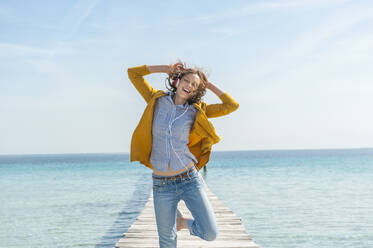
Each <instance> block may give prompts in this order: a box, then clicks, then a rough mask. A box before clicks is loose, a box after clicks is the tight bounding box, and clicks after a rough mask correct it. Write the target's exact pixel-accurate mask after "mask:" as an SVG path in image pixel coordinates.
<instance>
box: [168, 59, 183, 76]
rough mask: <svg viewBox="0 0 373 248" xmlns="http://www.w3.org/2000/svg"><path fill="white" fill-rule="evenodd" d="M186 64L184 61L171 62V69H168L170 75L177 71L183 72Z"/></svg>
mask: <svg viewBox="0 0 373 248" xmlns="http://www.w3.org/2000/svg"><path fill="white" fill-rule="evenodd" d="M184 69H185V68H184V64H183V63H182V62H177V63H175V64H170V65H169V70H168V75H171V74H175V73H176V72H181V71H183V70H184Z"/></svg>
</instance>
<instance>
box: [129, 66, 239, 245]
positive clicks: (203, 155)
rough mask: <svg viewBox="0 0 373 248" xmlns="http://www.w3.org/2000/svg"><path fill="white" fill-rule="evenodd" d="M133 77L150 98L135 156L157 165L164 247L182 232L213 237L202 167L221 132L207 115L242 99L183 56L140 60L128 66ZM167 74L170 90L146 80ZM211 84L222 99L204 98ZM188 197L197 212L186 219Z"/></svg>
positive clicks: (158, 214) (160, 232)
mask: <svg viewBox="0 0 373 248" xmlns="http://www.w3.org/2000/svg"><path fill="white" fill-rule="evenodd" d="M127 71H128V76H129V78H130V80H131V82H132V83H133V84H134V86H135V88H136V89H137V90H138V91H139V93H140V94H141V95H142V97H143V98H144V99H145V101H146V102H147V106H146V108H145V111H144V113H143V115H142V117H141V120H140V122H139V124H138V126H137V127H136V129H135V131H134V133H133V135H132V140H131V153H130V160H131V162H132V161H139V162H140V163H142V164H144V165H145V166H147V167H149V168H150V169H152V170H153V173H152V181H153V200H154V212H155V217H156V223H157V230H158V236H159V247H160V248H164V247H176V245H177V231H179V230H181V229H189V232H190V234H191V235H195V236H198V237H200V238H202V239H204V240H214V239H216V237H217V234H218V227H217V224H216V218H215V214H214V211H213V209H212V207H211V204H210V202H209V200H208V197H207V194H206V191H205V189H204V187H203V183H204V182H203V178H202V177H201V175H200V173H199V170H200V169H201V168H203V166H205V165H206V163H207V162H208V160H209V157H210V154H211V147H212V145H213V144H215V143H217V142H219V141H220V139H221V137H220V136H219V135H217V134H216V132H215V129H214V127H213V125H212V124H211V122H210V121H209V120H208V119H207V118H212V117H219V116H223V115H227V114H229V113H231V112H233V111H234V110H236V109H237V108H238V106H239V104H238V103H237V102H236V101H235V100H234V99H233V98H232V97H231V96H230V95H229V94H228V93H226V92H225V93H224V92H223V91H222V90H221V89H220V88H218V87H217V86H216V85H214V84H213V83H212V82H209V81H208V79H207V77H206V76H205V74H204V73H203V72H202V71H201V70H200V69H198V68H187V67H186V65H185V64H184V63H182V62H181V61H178V62H177V63H175V64H171V65H149V66H148V65H141V66H136V67H131V68H128V70H127ZM162 72H163V73H167V74H168V77H167V81H168V87H167V88H168V92H164V91H163V90H155V89H154V88H152V87H151V86H150V85H149V83H148V82H147V81H146V80H145V79H144V76H145V75H148V74H151V73H162ZM206 89H209V90H211V91H212V92H213V93H215V94H216V95H217V96H218V97H219V98H220V99H221V101H222V103H219V104H206V103H205V102H203V101H201V98H202V96H203V95H204V94H205V92H206ZM180 200H183V201H184V202H185V204H186V206H187V208H188V209H189V210H190V212H191V213H192V216H193V218H192V219H187V218H184V217H183V216H182V214H181V213H180V211H178V210H177V204H178V202H179V201H180Z"/></svg>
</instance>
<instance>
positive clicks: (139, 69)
mask: <svg viewBox="0 0 373 248" xmlns="http://www.w3.org/2000/svg"><path fill="white" fill-rule="evenodd" d="M127 72H128V77H129V79H130V80H131V82H132V84H133V85H134V86H135V88H136V89H137V91H138V92H139V93H140V94H141V96H142V97H143V98H144V99H145V101H146V102H147V103H148V102H149V101H150V99H151V98H152V97H153V95H154V93H155V92H157V90H156V89H154V88H153V87H151V86H150V84H149V83H148V81H146V79H145V78H144V76H146V75H148V74H151V72H150V71H149V69H148V67H147V66H146V65H140V66H135V67H130V68H128V69H127Z"/></svg>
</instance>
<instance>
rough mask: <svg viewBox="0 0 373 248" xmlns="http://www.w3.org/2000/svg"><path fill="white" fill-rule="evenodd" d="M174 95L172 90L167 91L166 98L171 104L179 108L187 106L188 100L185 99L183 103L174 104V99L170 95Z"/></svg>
mask: <svg viewBox="0 0 373 248" xmlns="http://www.w3.org/2000/svg"><path fill="white" fill-rule="evenodd" d="M174 95H175V93H174V92H172V91H170V92H168V96H167V99H169V101H171V103H172V104H174V105H176V106H177V107H181V108H187V107H188V106H189V103H188V101H186V102H185V103H184V104H175V103H174V101H173V100H172V97H173V96H174Z"/></svg>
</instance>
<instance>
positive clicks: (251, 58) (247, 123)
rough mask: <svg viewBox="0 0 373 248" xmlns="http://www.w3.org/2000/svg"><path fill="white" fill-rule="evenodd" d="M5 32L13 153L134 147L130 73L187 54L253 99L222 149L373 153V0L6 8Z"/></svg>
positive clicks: (0, 120)
mask: <svg viewBox="0 0 373 248" xmlns="http://www.w3.org/2000/svg"><path fill="white" fill-rule="evenodd" d="M0 30H1V32H0V154H57V153H111V152H124V153H128V152H129V151H130V142H131V136H132V133H133V131H134V129H135V127H136V126H137V124H138V122H139V120H140V117H141V115H142V113H143V111H144V109H145V106H146V104H145V101H144V100H143V99H142V98H141V96H140V94H139V93H138V92H137V91H136V89H135V88H134V86H133V85H132V84H131V82H130V81H129V79H128V75H127V68H128V67H133V66H139V65H144V64H146V65H167V64H171V63H174V62H176V60H177V59H181V60H182V61H184V62H185V63H186V65H187V66H190V67H193V66H197V67H200V68H202V69H203V70H204V71H205V72H206V73H207V76H208V79H209V81H211V82H213V83H214V84H216V85H217V86H218V87H220V88H221V89H222V90H223V91H224V92H228V93H229V94H230V95H231V96H232V97H233V98H234V99H235V100H236V101H237V102H238V103H239V104H240V107H239V108H238V109H237V110H236V111H235V112H233V113H231V114H229V115H226V116H223V117H218V118H211V119H209V120H210V121H211V122H212V124H213V125H214V127H215V130H216V132H217V134H218V135H219V136H221V137H222V140H221V141H220V142H219V143H217V144H215V145H214V146H213V150H215V151H231V150H273V149H328V148H368V147H373V114H371V113H372V110H371V109H372V106H373V97H372V96H373V70H372V69H371V67H372V64H373V2H372V1H368V0H366V1H360V0H354V1H351V0H350V1H346V0H294V1H288V0H276V1H271V0H268V1H267V0H262V1H257V0H252V1H212V0H207V1H194V0H193V1H187V2H180V1H123V0H110V1H99V0H81V1H70V0H66V1H37V0H35V1H26V0H25V1H20V0H8V1H6V0H0ZM166 77H167V75H166V74H164V73H153V74H150V75H147V76H145V78H146V79H147V80H148V82H149V83H150V84H151V85H152V86H153V87H154V88H157V89H164V90H166V88H165V78H166ZM203 100H204V101H205V102H207V103H218V102H220V99H219V98H218V97H217V96H216V95H215V94H214V93H213V92H211V91H208V92H207V93H206V95H205V97H204V99H203Z"/></svg>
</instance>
